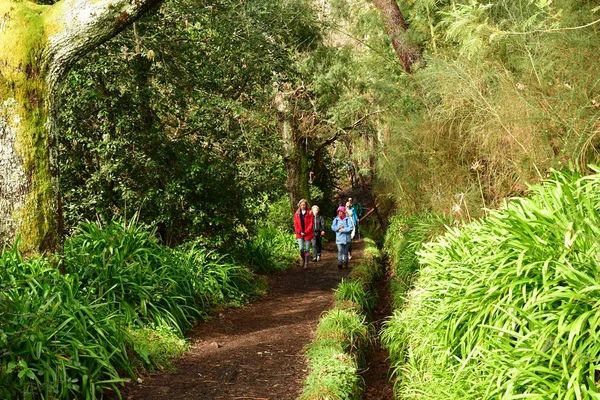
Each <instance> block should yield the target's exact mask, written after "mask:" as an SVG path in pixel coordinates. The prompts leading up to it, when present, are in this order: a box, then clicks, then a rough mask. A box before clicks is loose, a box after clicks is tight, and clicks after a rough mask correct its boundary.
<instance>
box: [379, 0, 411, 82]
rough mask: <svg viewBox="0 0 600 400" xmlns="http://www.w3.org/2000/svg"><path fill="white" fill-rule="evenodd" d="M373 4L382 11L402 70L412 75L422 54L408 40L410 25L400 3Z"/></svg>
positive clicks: (383, 0) (384, 0) (385, 0)
mask: <svg viewBox="0 0 600 400" xmlns="http://www.w3.org/2000/svg"><path fill="white" fill-rule="evenodd" d="M373 4H375V7H377V8H378V9H379V11H381V14H382V16H383V23H384V25H385V29H386V31H387V34H388V35H389V36H390V38H391V39H392V46H393V47H394V50H395V51H396V55H397V56H398V59H399V60H400V64H402V68H404V70H405V71H406V72H407V73H409V74H410V73H411V72H412V67H413V65H414V64H415V62H417V61H418V60H419V59H420V58H421V52H420V51H419V49H418V48H417V47H416V46H415V45H414V44H413V43H411V41H410V39H409V38H408V35H407V31H408V24H407V23H406V19H404V16H403V15H402V11H400V7H398V3H397V2H396V0H373Z"/></svg>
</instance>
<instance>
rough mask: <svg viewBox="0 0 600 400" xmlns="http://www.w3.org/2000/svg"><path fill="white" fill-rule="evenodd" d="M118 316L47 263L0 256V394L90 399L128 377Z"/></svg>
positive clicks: (124, 338)
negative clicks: (0, 350) (125, 376)
mask: <svg viewBox="0 0 600 400" xmlns="http://www.w3.org/2000/svg"><path fill="white" fill-rule="evenodd" d="M128 342H129V335H128V333H127V331H126V329H125V326H124V324H123V323H122V317H121V315H120V314H119V312H117V311H114V310H112V307H110V304H109V302H108V301H107V300H105V299H103V298H102V297H101V296H97V295H95V294H92V293H91V292H90V291H86V290H85V286H84V285H83V284H82V282H81V280H79V278H78V277H77V276H76V275H70V274H69V275H61V274H60V272H59V271H58V269H56V268H55V267H54V266H53V265H52V263H51V262H50V260H47V259H28V260H24V259H23V258H22V256H21V255H20V254H19V253H18V252H17V251H16V250H5V251H4V252H3V253H2V255H1V256H0V348H1V349H2V353H0V354H1V356H0V397H1V398H6V399H8V398H15V399H16V398H24V399H32V398H40V397H42V398H45V399H52V398H63V399H72V398H95V396H98V395H100V394H101V393H102V392H103V391H104V390H105V389H107V388H114V387H115V384H117V383H120V382H123V381H124V379H123V378H121V377H120V373H124V374H125V375H129V376H132V375H133V371H132V370H131V367H130V364H129V357H128V352H127V343H128Z"/></svg>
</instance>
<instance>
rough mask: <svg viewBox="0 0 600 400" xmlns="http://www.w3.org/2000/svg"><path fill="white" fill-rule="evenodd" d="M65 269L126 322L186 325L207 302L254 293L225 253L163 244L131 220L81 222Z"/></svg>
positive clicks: (246, 275) (203, 312)
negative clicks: (104, 223) (104, 222)
mask: <svg viewBox="0 0 600 400" xmlns="http://www.w3.org/2000/svg"><path fill="white" fill-rule="evenodd" d="M64 260H65V261H64V263H65V270H66V271H67V273H69V274H73V275H76V276H78V277H79V278H80V279H81V280H82V282H83V286H85V289H86V290H88V291H91V292H92V293H93V294H94V295H96V296H98V297H101V298H103V299H105V301H109V302H110V304H111V305H112V307H113V308H114V309H120V310H122V312H123V314H124V317H125V321H126V323H128V324H141V325H144V324H148V323H154V324H156V325H158V326H170V327H172V328H174V329H177V330H180V331H182V330H184V329H187V328H189V327H190V326H191V322H192V321H193V320H195V319H198V318H201V317H203V316H205V315H206V313H207V312H208V311H209V310H210V307H211V306H212V305H214V304H217V303H226V302H227V301H229V300H236V301H240V300H242V299H244V298H246V297H247V296H246V295H247V294H248V293H252V292H253V290H254V289H253V288H254V286H253V275H252V274H251V273H250V272H249V271H248V270H247V269H245V268H243V267H241V266H238V265H235V264H233V263H231V262H229V261H227V260H226V259H224V257H223V256H220V257H217V256H216V255H215V254H213V253H210V252H208V251H206V250H205V249H203V248H202V247H199V246H194V245H190V244H187V245H185V246H183V247H182V248H180V249H178V250H171V249H169V248H168V247H166V246H163V245H161V244H160V243H159V242H158V240H157V239H156V238H155V235H154V232H153V231H152V230H149V228H148V227H145V226H144V225H142V224H136V223H134V221H133V220H132V221H130V222H129V223H124V222H111V223H109V224H107V225H106V226H101V225H100V224H99V223H82V224H80V225H79V227H78V229H77V231H76V235H75V236H73V237H72V238H70V239H69V240H67V242H66V244H65V253H64Z"/></svg>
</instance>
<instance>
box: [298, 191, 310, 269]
mask: <svg viewBox="0 0 600 400" xmlns="http://www.w3.org/2000/svg"><path fill="white" fill-rule="evenodd" d="M294 231H295V232H296V239H298V247H299V248H300V258H302V267H303V268H304V269H307V268H308V260H310V242H311V240H312V238H313V237H314V216H313V213H312V212H311V211H310V208H309V207H308V202H307V201H306V200H305V199H302V200H300V201H299V202H298V210H296V213H295V214H294Z"/></svg>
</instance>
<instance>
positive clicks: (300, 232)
mask: <svg viewBox="0 0 600 400" xmlns="http://www.w3.org/2000/svg"><path fill="white" fill-rule="evenodd" d="M361 214H362V207H361V206H360V204H359V203H353V202H352V197H349V198H348V200H347V201H346V203H345V205H344V204H343V203H342V200H341V199H340V200H339V202H338V205H337V206H336V208H335V217H334V219H333V222H332V224H331V230H332V231H333V232H335V243H336V245H337V249H338V268H340V269H342V268H348V261H349V260H351V259H352V240H353V239H354V238H355V237H357V238H358V237H359V235H360V232H359V218H360V216H361ZM294 230H295V232H296V238H297V239H298V247H299V248H300V258H301V259H302V267H303V268H304V269H307V268H308V262H309V260H310V259H311V253H310V248H311V246H312V261H320V260H321V252H322V250H323V246H322V238H323V236H325V220H324V218H323V215H321V214H320V209H319V206H317V205H313V206H312V208H311V207H310V206H309V204H308V201H306V200H305V199H302V200H300V201H299V202H298V210H296V213H295V214H294Z"/></svg>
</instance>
